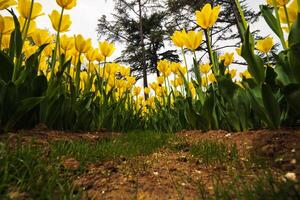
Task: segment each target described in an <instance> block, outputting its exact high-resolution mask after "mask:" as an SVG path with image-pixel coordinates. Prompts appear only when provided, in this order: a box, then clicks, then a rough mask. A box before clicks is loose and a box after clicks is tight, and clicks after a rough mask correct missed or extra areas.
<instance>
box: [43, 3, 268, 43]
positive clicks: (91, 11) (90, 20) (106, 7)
mask: <svg viewBox="0 0 300 200" xmlns="http://www.w3.org/2000/svg"><path fill="white" fill-rule="evenodd" d="M37 1H38V2H40V3H42V5H43V10H44V13H45V15H44V16H41V17H39V18H38V22H39V25H40V26H41V28H49V27H51V25H50V20H49V17H48V14H49V13H50V12H51V11H52V10H53V9H59V7H58V6H57V4H56V1H55V0H46V1H44V0H43V1H42V0H37ZM248 1H249V5H250V6H251V7H252V8H253V9H258V6H259V4H261V3H263V2H264V0H248ZM111 12H113V2H112V0H77V6H76V7H75V8H73V9H72V10H68V11H66V13H67V14H70V15H71V17H72V21H73V24H72V27H71V30H70V32H69V33H68V34H77V33H81V34H83V35H84V36H85V37H91V38H93V41H94V44H96V41H97V33H96V28H97V19H98V18H99V17H100V16H102V15H103V14H105V15H109V14H110V13H111Z"/></svg>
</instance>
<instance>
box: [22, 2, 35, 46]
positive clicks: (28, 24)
mask: <svg viewBox="0 0 300 200" xmlns="http://www.w3.org/2000/svg"><path fill="white" fill-rule="evenodd" d="M33 6H34V0H32V1H31V4H30V13H29V19H26V20H25V23H26V21H27V23H26V26H25V32H24V35H23V44H24V42H25V40H26V37H27V33H28V30H29V27H30V22H31V16H32V11H33Z"/></svg>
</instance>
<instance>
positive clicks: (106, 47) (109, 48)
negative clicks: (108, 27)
mask: <svg viewBox="0 0 300 200" xmlns="http://www.w3.org/2000/svg"><path fill="white" fill-rule="evenodd" d="M99 48H100V52H101V55H103V56H104V57H105V58H107V57H110V56H111V55H112V54H113V53H114V51H115V50H116V49H115V46H114V44H112V43H109V42H107V41H103V42H100V43H99Z"/></svg>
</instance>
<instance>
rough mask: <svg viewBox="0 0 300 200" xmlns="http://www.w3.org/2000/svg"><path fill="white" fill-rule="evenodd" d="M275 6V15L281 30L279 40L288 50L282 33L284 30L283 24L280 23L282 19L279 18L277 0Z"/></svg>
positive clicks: (274, 2) (274, 1)
mask: <svg viewBox="0 0 300 200" xmlns="http://www.w3.org/2000/svg"><path fill="white" fill-rule="evenodd" d="M273 5H274V9H275V15H276V18H277V26H278V28H279V39H280V41H281V44H282V46H283V48H284V49H287V46H286V43H285V40H284V36H283V31H282V28H281V22H280V17H279V12H278V7H277V3H276V0H273Z"/></svg>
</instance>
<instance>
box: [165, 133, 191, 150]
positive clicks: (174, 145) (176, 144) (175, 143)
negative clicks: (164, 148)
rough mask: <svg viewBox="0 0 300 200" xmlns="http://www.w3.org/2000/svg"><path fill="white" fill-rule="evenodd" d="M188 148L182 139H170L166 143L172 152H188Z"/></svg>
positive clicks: (187, 144)
mask: <svg viewBox="0 0 300 200" xmlns="http://www.w3.org/2000/svg"><path fill="white" fill-rule="evenodd" d="M190 146H191V145H190V144H189V143H188V141H187V139H186V138H184V137H172V138H171V139H170V140H169V142H168V148H169V149H171V150H172V151H174V152H179V151H189V149H190Z"/></svg>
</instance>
